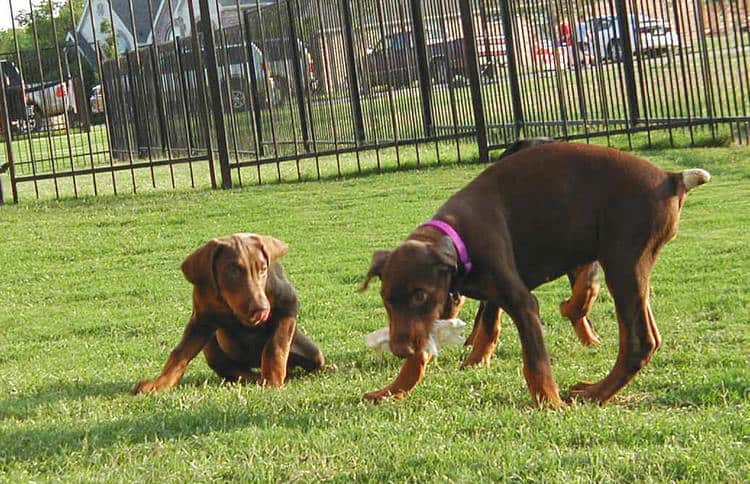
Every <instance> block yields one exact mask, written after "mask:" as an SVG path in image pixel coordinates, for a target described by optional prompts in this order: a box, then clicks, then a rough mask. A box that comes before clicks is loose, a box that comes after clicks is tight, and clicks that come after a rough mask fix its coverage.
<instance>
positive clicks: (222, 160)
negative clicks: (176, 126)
mask: <svg viewBox="0 0 750 484" xmlns="http://www.w3.org/2000/svg"><path fill="white" fill-rule="evenodd" d="M198 4H199V8H200V14H201V21H200V23H201V29H202V31H203V43H204V47H205V53H206V74H207V75H208V88H209V91H210V92H211V107H212V112H213V121H214V128H215V131H216V148H217V149H218V151H219V169H220V171H221V187H222V188H232V173H231V171H230V169H229V143H228V142H227V129H226V126H225V124H224V106H223V105H222V102H221V85H220V84H219V65H218V62H217V60H216V40H215V39H214V27H213V24H212V23H211V11H210V10H209V8H208V0H199V1H198ZM196 34H197V33H196ZM194 35H195V34H194ZM209 158H210V159H213V153H209Z"/></svg>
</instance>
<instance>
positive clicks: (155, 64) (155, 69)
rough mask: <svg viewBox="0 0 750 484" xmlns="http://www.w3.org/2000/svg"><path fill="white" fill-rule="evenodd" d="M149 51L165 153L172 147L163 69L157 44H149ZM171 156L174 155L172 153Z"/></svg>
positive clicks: (162, 146)
mask: <svg viewBox="0 0 750 484" xmlns="http://www.w3.org/2000/svg"><path fill="white" fill-rule="evenodd" d="M148 53H149V57H150V59H151V72H152V74H153V76H152V77H153V83H154V94H155V97H156V116H157V117H158V118H159V138H161V139H160V141H161V150H162V155H163V154H164V153H166V152H167V151H168V150H171V147H170V146H169V143H167V141H168V136H169V134H168V131H167V120H166V119H165V116H164V114H165V113H166V110H165V106H164V101H163V100H162V97H161V91H162V89H161V82H160V81H161V69H160V68H159V61H158V59H157V56H158V53H157V51H156V45H155V44H151V45H149V50H148ZM169 156H172V154H171V153H170V154H169Z"/></svg>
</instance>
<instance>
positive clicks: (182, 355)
mask: <svg viewBox="0 0 750 484" xmlns="http://www.w3.org/2000/svg"><path fill="white" fill-rule="evenodd" d="M214 331H215V327H214V326H213V324H211V323H209V322H208V321H207V320H206V319H205V318H203V317H200V316H193V318H192V319H191V320H190V322H189V323H188V324H187V326H186V327H185V331H184V332H183V334H182V339H181V340H180V343H179V344H178V345H177V346H176V347H175V349H173V350H172V352H171V353H170V354H169V358H167V362H166V363H165V364H164V368H163V369H162V371H161V374H160V375H159V376H158V377H156V378H154V379H153V380H141V381H139V382H138V383H136V384H135V385H134V386H133V388H132V389H131V390H130V393H132V394H133V395H136V394H138V393H151V392H158V391H160V390H165V389H168V388H172V387H173V386H175V385H177V384H178V383H179V382H180V379H182V375H184V374H185V370H186V369H187V366H188V364H189V363H190V361H191V360H192V359H193V358H195V355H197V354H198V353H199V352H200V350H201V349H203V347H204V346H205V345H206V342H208V339H209V337H210V336H211V335H212V334H213V332H214Z"/></svg>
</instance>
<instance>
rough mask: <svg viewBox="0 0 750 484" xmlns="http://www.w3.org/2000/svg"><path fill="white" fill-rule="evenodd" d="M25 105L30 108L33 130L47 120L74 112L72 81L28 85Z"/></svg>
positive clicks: (44, 123) (46, 123)
mask: <svg viewBox="0 0 750 484" xmlns="http://www.w3.org/2000/svg"><path fill="white" fill-rule="evenodd" d="M26 103H27V104H28V105H29V106H31V108H32V113H33V118H34V119H33V121H34V128H36V129H40V128H42V127H43V126H46V125H48V121H47V120H48V119H49V118H52V117H54V116H60V115H61V114H65V113H67V112H68V111H74V110H75V106H76V100H75V89H74V88H73V80H72V79H68V80H65V81H52V82H47V83H40V84H29V86H28V89H27V91H26Z"/></svg>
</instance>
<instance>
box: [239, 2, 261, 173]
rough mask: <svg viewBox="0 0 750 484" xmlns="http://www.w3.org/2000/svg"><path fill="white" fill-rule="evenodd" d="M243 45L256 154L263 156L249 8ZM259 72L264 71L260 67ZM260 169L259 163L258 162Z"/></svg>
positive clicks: (246, 15)
mask: <svg viewBox="0 0 750 484" xmlns="http://www.w3.org/2000/svg"><path fill="white" fill-rule="evenodd" d="M243 16H244V17H245V45H246V46H247V55H248V62H249V63H250V69H249V70H250V74H249V77H250V97H251V98H252V106H253V119H254V121H255V139H256V142H257V145H258V155H259V156H263V155H264V150H263V119H262V118H261V112H260V99H259V98H258V80H257V79H256V78H255V60H256V59H255V49H253V46H254V45H255V44H254V43H253V32H252V28H251V26H250V10H245V12H244V14H243ZM261 72H265V71H264V70H263V68H262V67H261ZM258 169H260V164H258Z"/></svg>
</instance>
